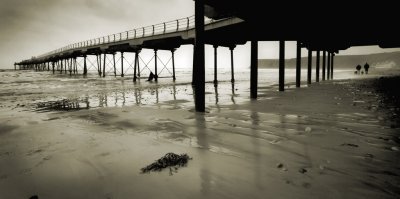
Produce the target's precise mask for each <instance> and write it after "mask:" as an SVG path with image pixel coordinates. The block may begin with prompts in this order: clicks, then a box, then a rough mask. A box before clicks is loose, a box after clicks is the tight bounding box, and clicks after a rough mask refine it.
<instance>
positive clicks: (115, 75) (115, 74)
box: [113, 52, 117, 77]
mask: <svg viewBox="0 0 400 199" xmlns="http://www.w3.org/2000/svg"><path fill="white" fill-rule="evenodd" d="M113 67H114V77H117V69H116V68H115V52H114V53H113Z"/></svg>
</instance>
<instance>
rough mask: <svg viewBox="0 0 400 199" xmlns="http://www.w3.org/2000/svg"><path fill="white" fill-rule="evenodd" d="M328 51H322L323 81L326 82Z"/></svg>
mask: <svg viewBox="0 0 400 199" xmlns="http://www.w3.org/2000/svg"><path fill="white" fill-rule="evenodd" d="M325 68H326V51H325V50H324V51H322V81H325V73H326V70H325Z"/></svg>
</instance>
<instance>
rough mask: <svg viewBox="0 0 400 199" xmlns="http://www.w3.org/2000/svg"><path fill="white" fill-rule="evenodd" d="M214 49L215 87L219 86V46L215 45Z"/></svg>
mask: <svg viewBox="0 0 400 199" xmlns="http://www.w3.org/2000/svg"><path fill="white" fill-rule="evenodd" d="M213 47H214V85H215V86H216V85H217V84H218V73H217V67H218V46H217V45H213Z"/></svg>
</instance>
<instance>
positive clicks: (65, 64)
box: [64, 58, 68, 74]
mask: <svg viewBox="0 0 400 199" xmlns="http://www.w3.org/2000/svg"><path fill="white" fill-rule="evenodd" d="M67 59H68V58H67ZM67 59H64V73H65V74H67V61H68V60H67Z"/></svg>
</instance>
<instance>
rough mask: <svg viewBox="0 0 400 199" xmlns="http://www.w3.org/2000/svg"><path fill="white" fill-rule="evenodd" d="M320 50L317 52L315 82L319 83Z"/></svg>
mask: <svg viewBox="0 0 400 199" xmlns="http://www.w3.org/2000/svg"><path fill="white" fill-rule="evenodd" d="M319 54H320V52H319V50H317V58H316V65H315V81H316V82H319Z"/></svg>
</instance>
